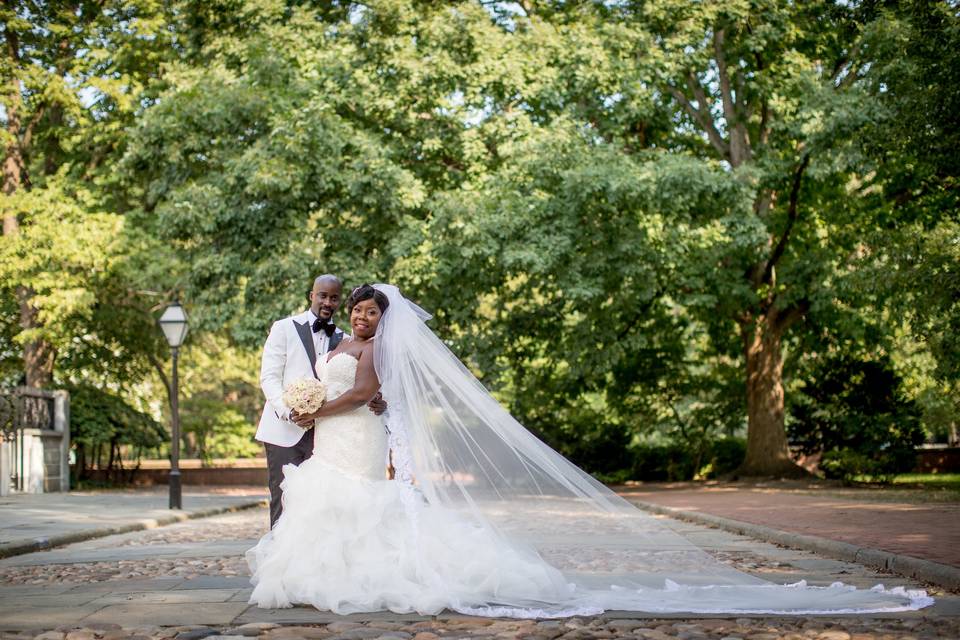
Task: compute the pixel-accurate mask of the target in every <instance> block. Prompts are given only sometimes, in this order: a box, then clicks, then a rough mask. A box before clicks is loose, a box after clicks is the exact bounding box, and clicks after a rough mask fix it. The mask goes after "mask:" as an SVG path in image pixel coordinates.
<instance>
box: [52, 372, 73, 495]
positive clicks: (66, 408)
mask: <svg viewBox="0 0 960 640" xmlns="http://www.w3.org/2000/svg"><path fill="white" fill-rule="evenodd" d="M53 429H54V431H57V432H59V433H61V434H62V438H61V440H60V491H70V394H69V393H68V392H67V391H64V390H62V389H61V390H59V391H54V392H53Z"/></svg>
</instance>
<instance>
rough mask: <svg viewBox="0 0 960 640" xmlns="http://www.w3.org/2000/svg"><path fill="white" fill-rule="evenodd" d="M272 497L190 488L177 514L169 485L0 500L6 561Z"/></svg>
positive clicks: (0, 544) (0, 545)
mask: <svg viewBox="0 0 960 640" xmlns="http://www.w3.org/2000/svg"><path fill="white" fill-rule="evenodd" d="M267 498H268V494H267V492H266V490H265V488H261V487H187V488H184V490H183V510H182V511H177V510H171V509H169V508H168V507H169V493H168V491H167V488H166V487H156V488H150V489H135V490H134V489H131V490H126V491H71V492H69V493H44V494H20V495H12V496H7V497H4V498H0V558H2V557H5V556H9V555H15V554H19V553H24V552H28V551H33V550H36V549H41V548H44V547H47V546H57V545H60V544H64V543H67V542H77V541H79V540H86V539H89V538H93V537H101V536H104V535H110V534H113V533H122V532H125V531H135V530H138V529H149V528H154V527H157V526H161V525H164V524H170V523H172V522H177V521H179V520H184V519H188V518H195V517H200V516H204V515H213V514H215V513H221V512H223V511H227V510H234V509H239V508H247V507H251V506H256V505H259V504H261V503H262V502H263V501H264V500H266V499H267Z"/></svg>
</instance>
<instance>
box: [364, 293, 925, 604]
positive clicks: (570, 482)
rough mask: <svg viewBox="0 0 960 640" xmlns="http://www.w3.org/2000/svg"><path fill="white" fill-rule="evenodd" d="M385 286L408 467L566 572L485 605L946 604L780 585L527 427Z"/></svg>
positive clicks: (455, 504)
mask: <svg viewBox="0 0 960 640" xmlns="http://www.w3.org/2000/svg"><path fill="white" fill-rule="evenodd" d="M374 286H375V288H376V289H377V290H379V291H381V292H382V293H383V294H385V295H386V296H387V298H388V300H389V306H388V308H387V310H386V312H385V313H384V316H383V318H382V319H381V322H380V325H379V327H378V329H377V341H376V370H377V374H378V376H379V378H380V381H381V385H382V387H381V388H382V392H383V395H384V398H385V399H386V401H387V404H388V407H389V409H388V411H389V420H388V423H389V427H390V429H391V432H392V436H391V440H392V447H393V455H394V465H395V466H396V467H397V469H398V478H399V479H401V480H407V481H409V482H411V483H413V484H414V485H415V486H416V488H417V489H418V490H419V492H421V493H422V496H423V499H425V500H426V502H427V503H428V505H429V508H440V509H448V510H452V511H454V512H456V513H457V514H458V515H459V516H460V517H461V518H463V519H464V520H465V521H467V522H470V523H471V524H473V525H475V526H477V527H483V528H486V529H489V530H491V531H492V532H493V533H494V535H496V536H498V537H499V539H500V540H501V541H502V544H503V545H504V550H505V552H506V551H508V550H509V552H511V553H523V554H526V557H529V555H530V554H534V555H538V556H539V557H540V558H541V559H542V561H545V563H547V564H549V565H551V566H552V567H555V568H556V569H557V570H559V575H562V577H563V580H564V581H565V583H566V584H565V587H566V588H561V589H557V590H555V591H552V592H549V593H543V592H536V593H530V594H521V595H518V594H496V595H495V597H492V598H491V602H490V603H489V604H490V607H491V608H490V609H483V610H479V609H478V610H476V611H475V612H477V613H495V614H499V615H518V616H524V615H531V616H533V615H537V616H542V615H569V614H571V613H590V612H597V611H599V610H611V609H617V610H632V611H646V612H681V611H682V612H694V613H719V612H742V613H790V614H796V613H843V612H864V613H866V612H881V611H903V610H911V609H918V608H921V607H924V606H927V605H929V604H931V603H932V599H931V598H929V597H927V596H926V593H924V592H922V591H905V590H904V589H902V588H896V589H884V588H883V587H882V586H878V587H875V588H874V589H871V590H862V589H861V590H858V589H854V588H853V587H849V586H846V585H842V584H840V583H835V584H834V585H831V586H829V587H813V586H807V585H806V584H805V583H797V584H793V585H775V584H773V583H770V582H767V581H764V580H761V579H759V578H756V577H753V576H750V575H748V574H745V573H742V572H740V571H737V570H735V569H733V568H732V567H730V566H728V565H725V564H723V563H721V562H719V561H718V560H716V559H715V558H713V557H712V556H710V555H709V554H708V553H706V552H705V551H703V550H702V549H700V548H698V547H697V546H695V545H694V544H692V543H691V542H689V541H688V540H686V539H685V538H683V537H682V536H680V535H679V534H677V533H676V532H674V531H673V530H671V529H670V528H669V527H668V526H667V525H666V524H663V523H662V522H660V521H658V519H657V518H656V517H654V516H651V515H649V514H647V513H644V512H643V511H640V510H639V509H637V508H636V507H634V506H633V505H631V504H630V503H628V502H627V501H626V500H624V499H622V498H621V497H620V496H618V495H616V494H615V493H614V492H613V491H611V490H609V489H608V488H606V487H605V486H603V485H602V484H600V483H599V482H597V481H596V480H595V479H593V478H592V477H591V476H590V475H588V474H587V473H586V472H584V471H582V470H581V469H579V468H577V467H576V466H575V465H574V464H572V463H571V462H569V461H568V460H567V459H566V458H564V457H563V456H561V455H560V454H559V453H557V452H556V451H554V450H553V449H551V448H550V447H549V446H547V445H546V444H544V443H543V442H541V441H540V440H539V439H537V438H536V437H535V436H534V435H533V434H531V433H530V432H529V431H527V430H526V429H524V428H523V426H522V425H521V424H520V423H518V422H517V421H516V420H515V419H514V418H513V417H512V416H511V415H510V414H509V413H508V412H507V411H506V410H505V409H504V408H503V407H501V406H500V404H499V403H498V402H497V401H496V400H495V399H494V398H493V397H492V396H491V395H490V394H489V393H488V392H487V390H486V389H485V388H484V387H483V385H482V384H480V382H479V381H478V380H477V379H476V378H475V377H474V376H473V374H471V373H470V371H469V370H468V369H467V368H466V367H465V366H464V365H463V364H462V363H461V362H460V360H459V359H458V358H457V357H456V356H455V355H454V354H453V353H452V352H451V351H450V350H449V349H448V348H447V347H446V345H445V344H444V343H443V341H442V340H440V339H439V338H438V337H437V336H436V335H435V334H434V333H433V332H432V331H431V330H430V328H429V327H427V325H426V320H428V319H429V318H430V315H429V314H427V313H426V312H425V311H423V310H422V309H420V308H419V307H418V306H417V305H415V304H413V303H412V302H410V301H408V300H407V299H406V298H404V297H403V296H402V295H401V293H400V291H399V289H397V287H395V286H393V285H387V284H377V285H374ZM511 608H513V609H511Z"/></svg>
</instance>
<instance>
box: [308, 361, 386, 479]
mask: <svg viewBox="0 0 960 640" xmlns="http://www.w3.org/2000/svg"><path fill="white" fill-rule="evenodd" d="M317 376H319V378H320V381H321V382H323V384H324V385H326V387H327V401H328V402H329V401H331V400H335V399H336V398H338V397H340V396H341V395H343V394H344V393H345V392H346V391H348V390H349V389H351V388H352V387H353V385H354V382H355V380H356V377H357V359H356V358H354V357H353V356H352V355H350V354H349V353H345V352H340V353H338V354H336V355H334V356H332V357H330V360H329V362H328V361H327V359H326V357H324V358H320V359H318V360H317ZM313 431H314V435H313V457H314V458H316V459H317V460H318V461H322V462H324V463H326V464H329V465H332V466H335V467H336V468H338V469H339V470H340V471H343V472H344V473H347V474H350V475H352V476H359V477H362V478H368V479H371V480H383V479H384V477H385V474H386V459H387V438H386V432H385V431H384V429H383V421H382V420H381V419H380V418H379V417H377V416H375V415H374V414H373V413H372V412H371V411H370V410H369V409H368V408H367V407H366V406H363V405H361V406H359V407H357V408H356V409H353V410H352V411H346V412H344V413H340V414H337V415H335V416H330V417H328V418H320V419H319V420H317V426H316V428H315V429H314V430H313Z"/></svg>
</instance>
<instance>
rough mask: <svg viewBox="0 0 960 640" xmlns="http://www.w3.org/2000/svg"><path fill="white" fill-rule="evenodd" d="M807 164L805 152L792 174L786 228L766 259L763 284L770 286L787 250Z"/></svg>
mask: <svg viewBox="0 0 960 640" xmlns="http://www.w3.org/2000/svg"><path fill="white" fill-rule="evenodd" d="M809 164H810V152H807V153H805V154H803V159H802V160H801V161H800V166H798V167H797V170H796V171H794V172H793V187H792V188H791V189H790V203H789V204H788V205H787V226H786V228H785V229H784V230H783V233H782V234H781V235H780V240H779V241H778V242H777V245H776V246H775V247H774V248H773V253H771V254H770V258H769V259H767V264H766V266H765V267H764V269H763V277H762V278H761V280H760V282H761V283H763V284H770V282H771V281H772V279H773V268H774V267H775V266H776V265H777V262H779V261H780V258H781V257H783V253H784V251H786V249H787V242H788V241H789V240H790V232H791V231H792V230H793V226H794V225H795V224H796V222H797V217H798V214H797V211H798V206H797V205H798V202H799V200H800V183H801V182H802V180H803V173H804V171H806V170H807V166H808V165H809Z"/></svg>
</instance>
